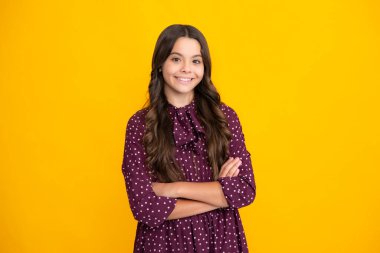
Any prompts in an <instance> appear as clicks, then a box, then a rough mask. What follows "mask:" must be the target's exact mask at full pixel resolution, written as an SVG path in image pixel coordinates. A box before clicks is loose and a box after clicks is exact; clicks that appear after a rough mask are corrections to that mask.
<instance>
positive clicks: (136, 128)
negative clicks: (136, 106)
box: [127, 108, 148, 135]
mask: <svg viewBox="0 0 380 253" xmlns="http://www.w3.org/2000/svg"><path fill="white" fill-rule="evenodd" d="M147 113H148V108H143V109H141V110H138V111H137V112H136V113H134V114H133V115H132V116H131V117H130V118H129V120H128V123H127V134H128V133H138V134H139V135H142V134H143V133H144V129H145V116H146V114H147Z"/></svg>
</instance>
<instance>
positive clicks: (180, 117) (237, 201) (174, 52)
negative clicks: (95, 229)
mask: <svg viewBox="0 0 380 253" xmlns="http://www.w3.org/2000/svg"><path fill="white" fill-rule="evenodd" d="M122 172H123V175H124V178H125V183H126V188H127V193H128V198H129V204H130V207H131V210H132V213H133V215H134V217H135V219H136V220H137V221H138V224H137V230H136V238H135V245H134V252H248V247H247V242H246V238H245V235H244V230H243V226H242V223H241V220H240V216H239V212H238V208H241V207H243V206H246V205H249V204H251V203H252V202H253V200H254V199H255V195H256V185H255V180H254V175H253V170H252V165H251V158H250V153H249V152H248V151H247V149H246V146H245V141H244V135H243V133H242V127H241V125H240V121H239V119H238V116H237V115H236V113H235V111H234V110H233V109H231V108H230V107H228V106H227V105H225V104H223V103H221V101H220V96H219V94H218V92H217V91H216V89H215V87H214V85H213V83H212V81H211V60H210V53H209V49H208V45H207V42H206V39H205V38H204V36H203V34H202V33H201V32H200V31H199V30H197V29H196V28H195V27H193V26H190V25H171V26H169V27H167V28H166V29H165V30H164V31H163V32H162V33H161V34H160V36H159V38H158V40H157V43H156V46H155V49H154V53H153V60H152V71H151V79H150V83H149V105H148V106H147V107H146V108H144V109H142V110H140V111H138V112H136V113H135V114H134V115H133V116H132V117H131V118H130V119H129V121H128V125H127V131H126V140H125V148H124V159H123V164H122Z"/></svg>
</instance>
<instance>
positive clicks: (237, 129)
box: [218, 106, 256, 208]
mask: <svg viewBox="0 0 380 253" xmlns="http://www.w3.org/2000/svg"><path fill="white" fill-rule="evenodd" d="M222 110H223V112H224V114H225V116H226V118H227V121H228V125H229V128H230V131H231V134H232V137H231V141H230V145H229V153H230V155H229V156H230V157H240V159H241V160H242V164H241V166H240V167H239V170H240V172H239V175H238V176H236V177H221V178H218V181H219V183H220V184H221V185H222V190H223V193H224V195H225V197H226V199H227V202H228V205H229V206H230V207H234V208H240V207H243V206H247V205H249V204H251V203H252V202H253V201H254V199H255V197H256V184H255V178H254V174H253V168H252V163H251V154H250V153H249V152H248V150H247V148H246V146H245V139H244V134H243V132H242V126H241V124H240V121H239V118H238V116H237V114H236V113H235V111H234V110H232V109H231V108H230V107H227V106H225V107H224V108H223V107H222Z"/></svg>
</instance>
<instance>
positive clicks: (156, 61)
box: [143, 25, 231, 182]
mask: <svg viewBox="0 0 380 253" xmlns="http://www.w3.org/2000/svg"><path fill="white" fill-rule="evenodd" d="M180 37H188V38H192V39H195V40H197V41H198V42H199V44H200V46H201V55H202V60H203V63H204V75H203V79H202V80H201V82H200V83H199V84H198V85H197V86H196V87H195V89H194V96H195V98H196V99H195V103H196V110H197V115H198V117H199V120H200V122H201V123H202V125H203V127H204V128H205V130H206V131H205V132H206V143H207V153H208V161H209V163H210V166H211V168H212V170H213V173H212V174H213V179H214V180H216V179H217V178H218V175H219V168H220V167H221V166H222V165H223V163H224V162H225V161H226V159H227V156H228V145H229V141H230V139H231V133H230V131H229V129H228V125H227V121H226V119H225V117H224V114H223V112H222V111H221V109H220V103H221V101H220V95H219V93H218V92H217V90H216V89H215V86H214V85H213V83H212V81H211V59H210V52H209V49H208V45H207V42H206V39H205V37H204V36H203V34H202V33H201V32H200V31H199V30H198V29H196V28H195V27H193V26H190V25H171V26H169V27H167V28H166V29H164V30H163V31H162V32H161V34H160V36H159V37H158V40H157V42H156V46H155V49H154V53H153V59H152V71H151V79H150V83H149V105H148V110H149V111H148V113H147V115H146V118H145V123H146V130H145V134H144V138H143V142H144V146H145V150H146V153H147V161H146V162H147V165H148V167H149V168H150V169H152V170H153V172H154V174H155V175H156V176H157V178H158V180H159V181H160V182H174V181H180V180H184V174H183V172H182V170H181V168H180V166H179V165H178V164H177V163H176V162H175V158H174V151H175V149H174V139H173V138H174V137H173V131H172V130H173V126H172V122H171V120H170V118H169V114H168V111H167V107H168V102H167V99H166V96H165V94H164V78H163V76H162V72H160V69H161V67H162V65H163V64H164V62H165V61H166V59H167V58H168V57H169V54H170V53H171V51H172V49H173V47H174V44H175V42H176V41H177V39H178V38H180Z"/></svg>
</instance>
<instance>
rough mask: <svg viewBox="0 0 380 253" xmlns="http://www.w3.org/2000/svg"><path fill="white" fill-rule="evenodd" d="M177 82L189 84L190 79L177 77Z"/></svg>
mask: <svg viewBox="0 0 380 253" xmlns="http://www.w3.org/2000/svg"><path fill="white" fill-rule="evenodd" d="M177 78H178V80H180V81H182V82H190V81H191V78H182V77H177Z"/></svg>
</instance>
